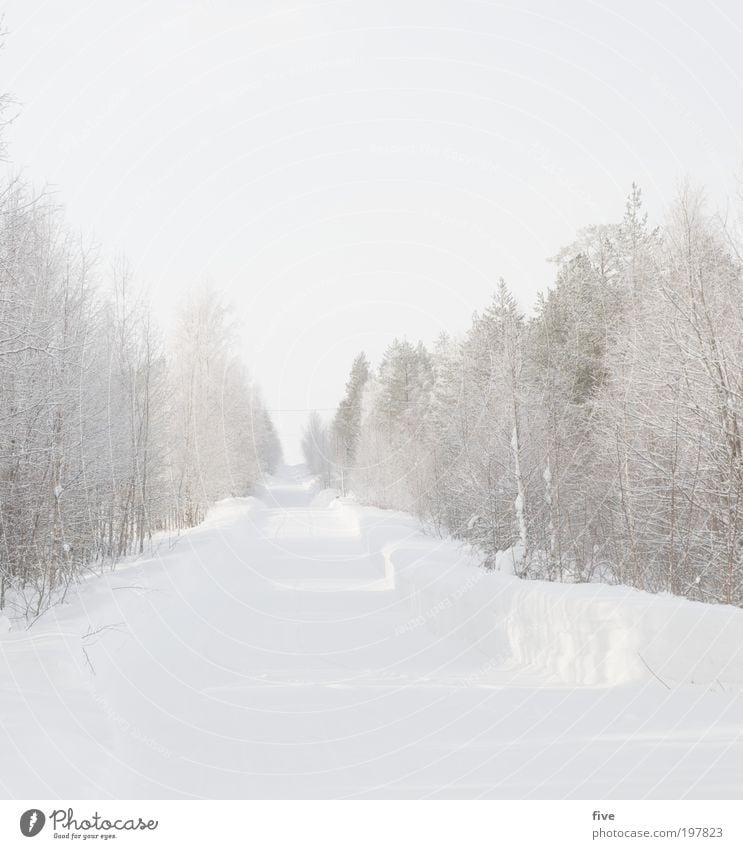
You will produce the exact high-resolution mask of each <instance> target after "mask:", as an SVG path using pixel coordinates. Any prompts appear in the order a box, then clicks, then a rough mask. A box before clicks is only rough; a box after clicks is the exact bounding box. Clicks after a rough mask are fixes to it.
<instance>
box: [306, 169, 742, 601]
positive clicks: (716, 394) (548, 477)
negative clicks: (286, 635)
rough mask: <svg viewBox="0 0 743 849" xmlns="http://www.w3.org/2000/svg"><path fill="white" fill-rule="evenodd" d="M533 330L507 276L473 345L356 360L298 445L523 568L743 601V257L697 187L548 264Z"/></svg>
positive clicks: (633, 213) (336, 482)
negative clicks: (548, 280)
mask: <svg viewBox="0 0 743 849" xmlns="http://www.w3.org/2000/svg"><path fill="white" fill-rule="evenodd" d="M554 261H555V263H556V269H557V273H556V278H555V282H554V284H553V285H552V286H551V287H550V288H549V290H548V291H547V292H546V293H544V294H542V295H540V296H539V298H538V300H537V303H536V306H535V309H534V311H533V315H532V316H531V317H529V318H528V319H527V318H525V317H524V315H523V314H522V313H521V311H520V310H519V308H518V306H517V303H516V301H515V299H514V298H513V296H512V294H511V293H510V291H509V289H508V287H507V286H506V284H505V283H504V282H503V281H502V280H501V281H500V283H499V284H498V285H497V287H496V289H495V293H494V295H493V298H492V300H491V302H490V303H489V304H488V305H487V306H486V308H485V309H484V310H482V311H481V312H478V313H476V314H475V315H474V316H473V319H472V324H471V327H470V328H469V329H468V330H467V332H466V333H464V334H463V336H462V337H461V338H456V339H454V338H450V337H449V336H447V335H443V336H441V337H440V338H439V339H438V340H437V341H436V343H435V345H433V346H432V348H431V349H430V350H429V348H427V347H426V346H424V345H423V344H422V343H418V344H417V345H413V344H411V343H410V342H408V341H406V340H395V341H394V342H393V343H392V344H391V345H390V346H389V348H388V349H387V351H386V352H385V354H384V356H383V358H382V360H381V362H380V363H379V365H378V367H377V368H376V369H373V368H372V367H371V365H370V363H369V362H368V360H367V358H366V357H365V355H364V354H360V355H359V356H358V357H357V358H356V359H355V361H354V363H353V365H352V368H351V372H350V375H349V379H348V382H347V385H346V389H345V394H344V396H343V398H342V400H341V402H340V404H339V406H338V409H337V411H336V413H335V415H334V417H333V418H332V420H331V421H329V422H324V421H323V420H321V418H320V417H319V416H318V415H317V414H313V415H312V416H311V417H310V420H309V422H308V424H307V427H306V430H305V434H304V440H303V449H304V453H305V458H306V461H307V463H308V465H309V466H310V468H311V470H312V471H313V472H314V473H316V474H318V475H320V476H321V478H322V479H323V481H324V483H325V484H326V485H328V486H334V487H338V488H340V489H342V490H343V491H344V492H346V493H348V492H353V494H355V495H356V496H357V497H358V498H359V499H360V500H363V501H365V502H368V503H371V504H373V505H377V506H379V507H385V508H395V509H400V510H405V511H407V512H410V513H413V514H415V515H417V516H419V517H420V518H421V519H422V520H423V521H424V522H425V523H426V524H427V525H428V526H430V527H432V528H434V529H436V530H437V531H439V532H440V533H445V534H450V535H452V536H454V537H456V538H458V539H461V540H463V541H466V542H468V543H471V544H473V545H474V546H476V547H477V549H479V550H480V551H482V553H483V561H484V564H485V565H486V566H492V565H493V564H494V562H495V555H496V553H498V552H503V551H509V552H510V553H511V555H512V562H513V567H514V571H515V572H516V574H518V575H520V576H521V577H524V578H538V579H546V580H559V581H592V580H601V581H608V582H612V583H622V584H628V585H631V586H634V587H638V588H641V589H644V590H649V591H653V592H659V591H668V592H671V593H674V594H677V595H683V596H687V597H689V598H692V599H697V600H701V601H705V602H721V603H728V604H736V605H741V604H743V511H742V508H743V502H742V499H743V457H742V455H741V452H742V447H743V446H742V445H741V436H742V432H741V431H742V428H743V297H742V295H743V256H742V255H741V248H740V243H739V241H738V240H737V239H736V237H735V234H734V233H732V232H731V231H730V229H729V228H728V227H727V226H726V225H725V223H724V222H723V221H722V220H721V219H720V218H719V217H718V216H715V215H713V214H710V213H709V212H708V211H707V209H706V204H705V202H704V199H703V197H702V194H701V193H700V192H698V191H695V190H692V189H690V188H685V189H683V190H682V191H681V192H680V193H679V196H678V197H677V198H676V200H675V202H674V204H673V206H672V208H671V210H670V212H669V214H668V216H667V219H666V220H665V221H664V222H663V224H662V226H659V227H651V226H650V225H649V223H648V219H647V216H646V214H644V213H643V209H642V196H641V192H640V189H639V188H638V187H637V186H634V185H633V187H632V191H631V193H630V195H629V197H628V198H627V202H626V207H625V210H624V215H623V217H622V220H621V221H619V222H618V223H616V224H613V225H602V226H591V227H587V228H585V229H584V230H582V231H581V232H580V233H579V234H578V235H577V237H576V239H575V241H574V242H573V243H572V244H570V245H568V246H567V247H565V248H563V249H562V250H561V251H560V252H559V253H558V255H557V256H556V257H555V258H554Z"/></svg>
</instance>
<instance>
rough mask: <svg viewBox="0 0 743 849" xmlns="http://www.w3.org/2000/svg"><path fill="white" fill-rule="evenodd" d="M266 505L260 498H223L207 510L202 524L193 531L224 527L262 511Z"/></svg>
mask: <svg viewBox="0 0 743 849" xmlns="http://www.w3.org/2000/svg"><path fill="white" fill-rule="evenodd" d="M265 508H266V505H265V503H264V502H263V501H261V499H260V498H256V497H255V496H253V495H248V496H245V497H243V498H223V499H222V500H221V501H217V502H215V503H214V504H212V506H211V507H210V508H209V510H208V511H207V514H206V518H205V519H204V521H203V522H201V523H200V524H198V525H196V526H195V530H199V529H200V530H207V529H209V528H217V527H222V526H224V527H226V526H228V525H231V524H232V523H233V522H234V521H235V519H239V518H242V517H244V516H247V515H248V514H249V513H252V512H253V511H256V510H264V509H265Z"/></svg>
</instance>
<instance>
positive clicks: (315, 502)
mask: <svg viewBox="0 0 743 849" xmlns="http://www.w3.org/2000/svg"><path fill="white" fill-rule="evenodd" d="M339 497H340V493H339V492H338V490H337V489H321V490H320V491H319V492H318V493H317V494H316V495H315V496H314V497H313V499H312V501H311V502H310V507H311V508H312V509H313V510H326V509H327V508H328V507H330V506H331V505H332V504H333V503H334V502H336V503H337V502H338V499H339Z"/></svg>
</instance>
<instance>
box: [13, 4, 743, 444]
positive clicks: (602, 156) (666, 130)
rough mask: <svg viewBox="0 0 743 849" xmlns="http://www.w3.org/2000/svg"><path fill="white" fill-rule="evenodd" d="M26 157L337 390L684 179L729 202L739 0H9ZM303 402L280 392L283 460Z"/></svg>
mask: <svg viewBox="0 0 743 849" xmlns="http://www.w3.org/2000/svg"><path fill="white" fill-rule="evenodd" d="M0 8H3V9H4V17H5V21H4V23H5V29H6V30H7V31H8V35H7V38H6V44H5V48H4V50H3V51H2V52H1V53H0V74H1V77H0V79H1V80H2V85H1V86H0V88H1V89H2V90H6V91H9V92H10V93H11V94H12V95H13V96H14V97H15V99H16V100H17V101H18V102H19V104H20V106H21V109H20V114H19V117H18V119H17V121H16V122H15V123H14V125H13V126H12V128H11V130H10V132H9V134H8V141H9V146H10V156H11V158H12V160H13V162H14V164H15V165H16V166H20V167H21V168H22V169H23V171H24V172H25V174H26V175H27V176H28V177H30V178H32V179H33V180H34V181H35V182H37V183H39V184H43V183H49V184H52V185H53V186H54V187H55V188H56V189H57V190H58V192H59V196H60V199H61V200H63V201H64V203H65V205H66V207H67V210H68V219H69V221H70V223H71V224H72V225H73V226H74V227H77V228H80V229H81V230H83V231H84V232H86V233H87V234H90V235H91V236H93V237H95V239H96V240H97V241H98V242H99V244H100V245H101V246H102V248H103V251H104V253H105V254H106V255H107V256H111V257H113V256H114V255H116V254H117V253H119V252H122V251H123V252H125V253H126V254H127V255H128V257H129V259H130V261H131V264H132V266H133V267H134V269H135V270H136V272H137V274H138V276H139V277H141V278H142V279H143V280H144V281H146V284H147V286H148V288H149V290H150V291H151V293H152V297H153V300H154V302H155V305H156V308H157V310H158V313H159V314H160V316H161V317H162V319H163V321H165V322H167V317H168V314H169V312H170V310H171V304H172V303H173V301H174V300H175V299H177V297H178V293H179V291H181V290H183V289H184V288H186V287H187V286H189V285H192V284H194V283H196V282H200V281H203V280H206V281H209V282H211V283H212V284H213V285H214V286H215V287H217V288H219V289H220V290H223V291H224V292H225V293H227V295H228V296H229V298H230V299H231V300H232V301H233V302H234V304H235V306H236V309H237V310H239V313H240V315H241V317H242V319H243V326H244V333H245V353H246V358H247V360H248V362H249V364H250V366H251V368H252V371H253V373H254V374H255V376H256V377H257V379H258V380H259V381H260V383H261V384H262V385H263V387H264V389H265V394H266V397H267V400H268V402H269V406H270V407H271V408H273V409H288V410H295V409H300V410H304V409H306V408H311V407H316V408H321V409H322V408H329V407H333V406H334V405H335V404H336V402H337V400H338V397H339V395H340V393H341V391H342V388H343V383H344V381H345V377H346V374H347V371H348V367H349V365H350V361H351V359H352V357H353V356H354V354H355V353H356V352H357V351H358V350H360V349H365V350H366V351H367V352H368V354H369V355H370V357H371V358H372V359H373V360H378V358H379V356H380V354H381V352H382V351H383V350H384V348H385V347H386V345H387V344H388V343H389V342H390V341H391V340H392V339H393V338H394V337H395V336H396V335H407V336H409V337H411V338H413V339H417V338H422V339H423V340H424V341H426V342H429V341H431V340H433V339H434V338H435V336H437V335H438V333H439V332H440V331H442V330H444V329H446V330H448V331H450V332H454V333H456V332H458V331H461V330H462V329H464V328H465V327H466V325H467V324H468V322H469V320H470V317H471V315H472V312H473V311H474V310H476V309H479V308H481V307H482V306H483V305H484V304H485V303H486V302H487V300H488V298H489V295H490V293H491V291H492V289H493V286H494V283H495V282H496V281H497V278H498V277H499V276H501V275H502V276H503V277H505V278H506V280H507V281H508V282H509V283H510V285H511V286H512V288H513V289H514V291H515V292H516V294H517V295H518V297H519V299H520V301H521V304H522V305H523V307H524V308H525V309H528V308H529V307H530V305H531V304H532V302H533V299H534V295H535V293H536V292H537V290H539V289H543V288H544V287H545V286H546V285H547V284H548V283H549V282H550V281H551V279H552V274H553V269H552V267H551V266H550V264H549V263H548V262H547V258H548V257H550V256H552V255H554V254H555V253H556V252H557V250H558V249H559V247H560V246H561V245H562V244H565V243H567V242H569V241H570V240H571V239H572V237H573V235H574V233H575V231H576V230H577V229H578V228H579V227H581V226H583V225H585V224H588V223H599V222H605V221H613V220H617V219H618V218H619V217H621V213H622V208H623V200H624V197H625V196H626V194H627V192H628V190H629V187H630V184H631V183H632V181H633V180H635V181H637V182H638V183H639V184H640V185H641V186H642V188H643V190H644V193H645V200H646V208H647V209H648V211H649V212H650V215H651V217H653V218H655V219H658V218H659V217H660V216H661V215H662V213H663V209H664V208H665V206H666V205H667V204H668V203H669V201H670V200H671V198H672V196H673V193H674V190H675V187H676V185H677V183H678V181H679V180H681V179H683V178H684V177H685V176H686V175H689V176H690V177H691V178H692V179H693V180H695V181H697V182H700V183H703V184H705V185H706V186H707V188H708V196H709V198H710V199H711V200H712V201H713V203H714V204H715V205H725V204H727V203H729V204H731V205H732V204H733V203H734V202H735V201H734V198H735V195H736V192H737V184H736V181H735V177H736V174H738V173H739V172H740V165H741V161H742V160H743V147H742V146H741V140H742V138H743V109H741V102H743V97H742V96H743V61H742V60H741V44H742V43H743V7H741V4H740V3H738V2H722V3H712V2H705V0H694V2H680V3H679V2H673V3H672V2H670V1H669V2H668V3H660V2H656V0H643V1H642V2H632V0H630V2H627V1H626V0H622V2H618V0H614V2H610V3H607V2H602V3H598V2H586V0H583V1H582V2H581V1H580V0H570V2H567V0H562V2H560V3H555V2H546V0H545V2H536V1H535V0H527V2H517V3H496V2H468V0H446V2H445V1H444V0H393V1H392V2H388V0H364V2H358V0H350V1H349V2H346V1H345V0H340V1H339V2H320V3H311V2H304V3H303V2H300V0H295V2H287V3H284V2H277V0H245V2H237V0H200V2H186V0H150V2H144V3H142V2H136V0H132V2H130V3H118V2H117V3H114V2H105V1H104V2H101V0H98V2H82V0H66V2H65V3H59V2H36V0H11V2H5V3H0ZM304 417H305V414H304V413H293V412H289V413H283V414H282V413H277V414H276V415H275V418H276V420H277V422H278V424H279V426H280V429H281V433H282V436H283V438H284V442H285V449H286V453H287V455H288V457H289V459H290V460H294V459H297V451H296V446H295V443H296V435H297V432H298V429H299V425H300V424H301V422H302V421H303V419H304Z"/></svg>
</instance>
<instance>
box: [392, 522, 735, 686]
mask: <svg viewBox="0 0 743 849" xmlns="http://www.w3.org/2000/svg"><path fill="white" fill-rule="evenodd" d="M384 556H385V558H386V559H387V560H388V561H389V563H390V565H391V567H392V569H391V571H393V572H394V578H395V583H396V586H397V587H398V588H399V589H400V590H401V591H402V593H403V595H404V596H406V597H407V598H408V600H409V603H410V604H411V607H412V612H413V615H414V616H415V617H416V619H417V620H418V621H421V620H422V621H423V622H424V623H425V624H426V626H427V627H428V628H429V629H430V630H432V631H433V632H434V633H436V634H437V635H439V636H441V637H444V636H456V637H459V638H461V639H462V640H464V641H466V642H467V643H469V644H476V645H477V646H478V648H479V649H480V650H481V651H482V652H483V653H484V654H486V655H487V656H488V657H489V658H497V659H499V660H505V661H511V662H512V663H514V664H518V665H520V666H528V667H533V668H535V669H538V670H540V671H541V672H543V673H546V674H548V675H550V676H552V677H553V678H554V680H556V681H558V682H561V683H563V684H564V683H568V684H576V685H592V686H611V685H616V684H623V683H627V682H630V681H636V680H641V679H647V678H650V677H656V678H658V679H659V680H660V681H662V682H664V683H665V684H667V685H668V686H669V687H670V686H672V685H674V684H684V683H688V684H702V685H711V686H715V687H716V688H719V687H726V686H731V687H743V611H741V610H739V609H738V608H734V607H729V606H722V605H707V604H700V603H697V602H690V601H687V600H685V599H681V598H677V597H674V596H670V595H667V594H662V595H651V594H650V593H644V592H641V591H639V590H635V589H632V588H629V587H610V586H605V585H601V584H557V583H548V582H544V581H523V580H520V579H518V578H516V577H513V576H512V575H509V574H506V572H507V571H508V569H507V562H506V560H504V562H503V563H502V564H500V565H501V566H502V567H506V568H504V569H503V572H489V571H486V570H484V569H481V568H478V565H477V561H476V559H475V557H474V555H473V554H472V552H471V551H468V550H467V549H463V548H462V547H461V546H458V545H456V544H455V543H453V542H451V541H442V542H438V541H435V540H431V539H428V538H426V537H425V536H423V535H419V536H418V538H417V539H415V540H413V539H409V540H407V541H404V542H400V543H399V544H397V545H394V544H393V545H391V546H388V547H387V548H386V550H385V552H384Z"/></svg>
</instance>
